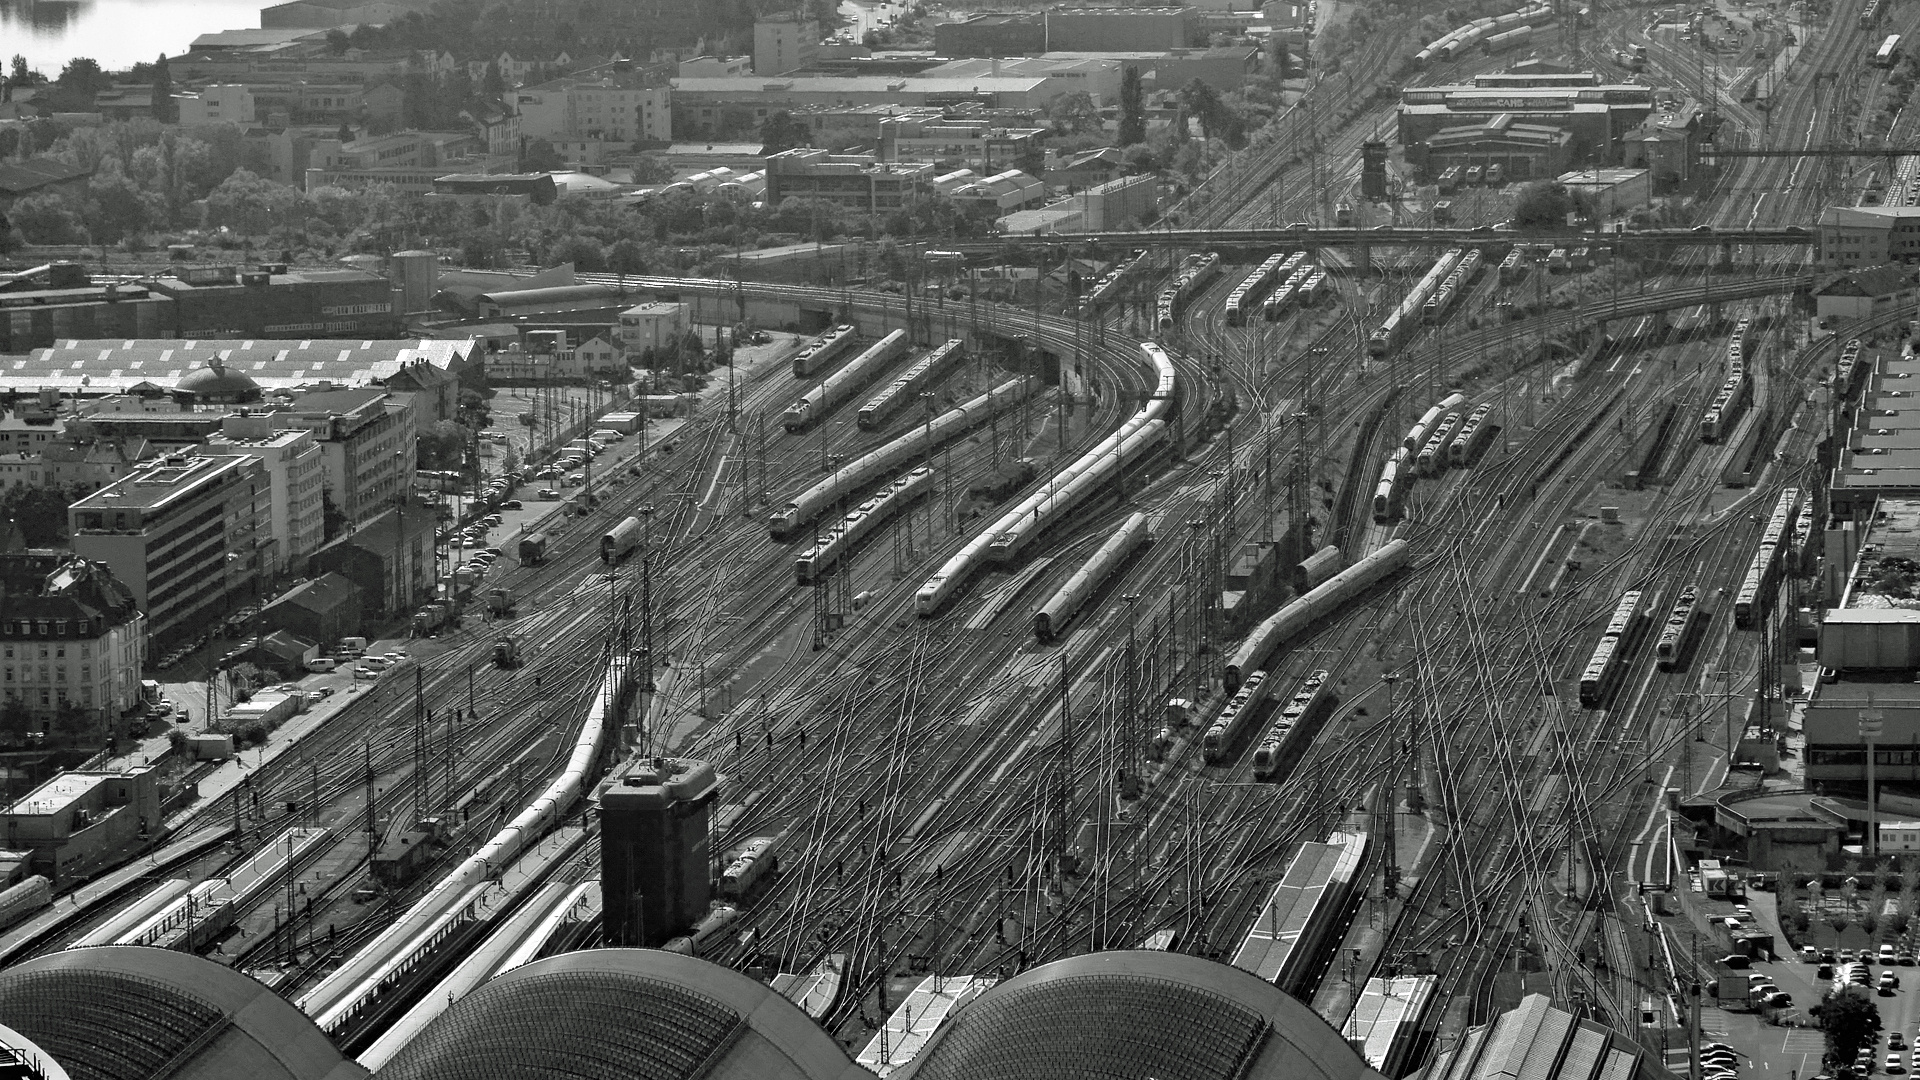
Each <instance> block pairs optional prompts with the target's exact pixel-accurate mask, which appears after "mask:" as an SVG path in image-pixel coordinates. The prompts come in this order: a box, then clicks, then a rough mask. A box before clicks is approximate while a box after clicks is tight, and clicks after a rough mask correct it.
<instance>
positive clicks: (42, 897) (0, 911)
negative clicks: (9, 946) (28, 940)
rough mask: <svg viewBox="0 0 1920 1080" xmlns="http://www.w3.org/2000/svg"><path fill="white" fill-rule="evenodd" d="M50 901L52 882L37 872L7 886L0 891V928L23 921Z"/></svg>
mask: <svg viewBox="0 0 1920 1080" xmlns="http://www.w3.org/2000/svg"><path fill="white" fill-rule="evenodd" d="M52 903H53V884H52V883H51V882H49V881H48V880H47V879H46V878H45V877H43V876H41V875H39V874H35V875H33V876H32V877H28V878H24V879H22V880H20V881H18V882H15V883H14V884H12V885H9V886H7V890H6V891H5V892H0V930H5V929H7V928H8V927H11V926H13V925H14V924H15V923H18V922H22V921H24V920H25V919H26V918H27V917H28V916H30V915H33V914H34V913H35V912H38V911H39V910H40V909H41V908H44V907H47V906H49V905H51V904H52Z"/></svg>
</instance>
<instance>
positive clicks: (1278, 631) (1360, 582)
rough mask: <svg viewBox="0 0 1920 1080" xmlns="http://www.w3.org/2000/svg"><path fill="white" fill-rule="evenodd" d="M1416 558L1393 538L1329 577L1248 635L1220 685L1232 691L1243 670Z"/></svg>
mask: <svg viewBox="0 0 1920 1080" xmlns="http://www.w3.org/2000/svg"><path fill="white" fill-rule="evenodd" d="M1412 558H1413V549H1412V547H1411V546H1410V545H1408V543H1407V542H1406V541H1405V540H1391V541H1389V542H1387V543H1385V544H1383V545H1381V547H1380V550H1378V551H1376V552H1374V553H1373V554H1371V555H1368V556H1367V557H1365V558H1363V559H1361V560H1360V561H1359V562H1356V563H1354V564H1353V565H1352V566H1349V567H1347V568H1346V569H1345V570H1342V571H1340V572H1339V573H1337V574H1335V575H1333V576H1332V577H1330V578H1328V579H1327V580H1326V581H1324V582H1322V583H1320V584H1319V585H1317V586H1315V587H1314V588H1312V589H1311V590H1309V591H1308V592H1307V593H1306V594H1305V595H1304V596H1301V597H1299V598H1297V599H1295V600H1293V601H1291V602H1289V603H1288V604H1286V605H1285V606H1284V607H1282V608H1281V609H1280V610H1279V611H1277V612H1275V613H1273V614H1272V615H1270V616H1268V617H1267V618H1266V619H1265V620H1263V621H1262V622H1261V623H1260V625H1258V626H1256V627H1254V628H1253V630H1252V632H1250V633H1249V634H1247V637H1246V640H1244V641H1242V642H1241V643H1240V646H1239V647H1238V648H1236V649H1235V650H1234V651H1233V652H1232V653H1231V654H1230V655H1229V656H1228V657H1227V661H1226V665H1225V667H1224V668H1223V669H1222V670H1221V674H1220V681H1221V685H1223V686H1225V687H1226V688H1227V692H1228V693H1233V692H1235V691H1237V690H1239V688H1240V676H1241V673H1242V672H1247V671H1252V670H1254V669H1255V668H1257V667H1259V666H1260V665H1261V664H1263V663H1265V662H1266V660H1267V658H1268V657H1269V656H1271V655H1272V654H1273V651H1274V650H1275V649H1278V648H1279V647H1281V646H1282V645H1285V644H1286V643H1287V642H1289V641H1292V640H1293V639H1294V638H1296V637H1298V636H1299V635H1300V634H1301V633H1302V632H1304V631H1305V630H1306V629H1307V628H1308V627H1309V626H1312V625H1313V624H1314V623H1316V622H1318V621H1320V620H1321V619H1323V618H1325V617H1327V616H1329V615H1332V614H1333V613H1334V612H1336V611H1339V610H1340V609H1341V608H1342V607H1344V606H1346V604H1347V602H1348V601H1350V600H1352V599H1353V598H1354V597H1356V596H1359V595H1360V594H1361V593H1363V592H1366V591H1367V590H1368V589H1370V588H1372V587H1373V586H1374V585H1376V584H1378V583H1379V582H1381V581H1382V580H1384V579H1386V578H1387V577H1388V576H1390V575H1392V574H1394V573H1395V572H1397V571H1399V570H1400V569H1401V568H1402V567H1404V566H1406V565H1407V563H1408V562H1409V561H1410V560H1411V559H1412Z"/></svg>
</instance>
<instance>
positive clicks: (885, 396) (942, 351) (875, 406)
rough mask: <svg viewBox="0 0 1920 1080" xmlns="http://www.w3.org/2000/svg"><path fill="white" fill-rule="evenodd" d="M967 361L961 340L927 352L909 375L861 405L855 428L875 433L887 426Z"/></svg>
mask: <svg viewBox="0 0 1920 1080" xmlns="http://www.w3.org/2000/svg"><path fill="white" fill-rule="evenodd" d="M966 358H967V343H966V342H964V341H962V340H960V339H959V338H954V339H952V340H950V341H948V342H946V343H945V344H943V345H941V346H939V347H938V348H935V349H933V350H932V351H930V352H928V353H927V355H925V356H923V357H921V358H920V359H919V360H917V361H915V362H914V364H913V366H912V367H910V368H908V369H907V371H906V374H904V375H902V376H900V377H899V378H897V379H895V380H893V381H892V382H890V383H888V384H887V385H886V386H885V387H884V388H882V389H881V391H880V392H879V393H877V394H875V395H873V396H872V397H870V398H868V399H867V402H866V404H864V405H862V406H860V411H859V412H858V413H857V414H855V423H856V425H857V426H858V427H859V428H860V430H861V431H874V430H877V429H879V428H880V427H882V426H884V425H885V424H886V422H887V419H888V418H889V417H891V416H892V415H893V414H894V413H896V412H899V411H900V409H901V408H902V407H903V406H905V405H906V404H907V403H908V402H910V401H913V400H915V397H916V396H917V395H918V394H919V393H920V391H921V389H922V388H924V387H926V386H928V385H930V384H932V383H934V382H936V381H938V380H939V379H940V378H941V377H943V376H945V375H946V373H947V372H948V371H951V370H952V369H953V367H954V365H956V364H958V363H960V362H961V361H963V360H965V359H966Z"/></svg>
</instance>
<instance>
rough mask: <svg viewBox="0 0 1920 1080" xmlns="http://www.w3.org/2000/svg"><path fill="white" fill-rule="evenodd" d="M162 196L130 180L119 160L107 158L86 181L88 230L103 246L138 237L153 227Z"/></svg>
mask: <svg viewBox="0 0 1920 1080" xmlns="http://www.w3.org/2000/svg"><path fill="white" fill-rule="evenodd" d="M157 202H159V196H158V195H155V194H150V193H148V192H146V191H143V190H141V188H140V185H138V184H136V183H134V182H133V181H132V180H131V179H130V178H128V176H127V174H126V172H125V170H123V169H122V168H121V167H120V161H119V159H118V158H108V159H107V160H106V162H105V163H103V165H102V167H101V169H100V171H99V172H96V173H94V174H93V178H92V179H91V180H89V181H87V208H88V213H87V228H88V229H89V230H91V231H92V233H93V240H94V242H95V243H100V244H115V243H119V242H120V241H121V240H125V239H128V238H131V237H136V236H139V235H140V234H141V233H143V232H145V231H147V229H149V228H151V227H152V226H153V223H154V220H155V218H156V217H157V216H158V215H156V214H155V212H154V211H155V204H156V203H157Z"/></svg>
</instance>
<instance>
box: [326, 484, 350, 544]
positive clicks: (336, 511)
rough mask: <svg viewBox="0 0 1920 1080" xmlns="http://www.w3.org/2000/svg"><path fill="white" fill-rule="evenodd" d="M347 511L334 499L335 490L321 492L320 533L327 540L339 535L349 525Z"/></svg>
mask: <svg viewBox="0 0 1920 1080" xmlns="http://www.w3.org/2000/svg"><path fill="white" fill-rule="evenodd" d="M347 524H348V522H347V512H346V511H345V510H342V509H340V504H339V503H336V502H334V501H333V492H331V491H327V490H325V489H322V490H321V492H320V535H321V536H322V537H323V538H324V539H327V540H331V539H333V538H334V537H336V536H339V535H340V534H341V532H343V531H344V530H345V529H346V527H347Z"/></svg>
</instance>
